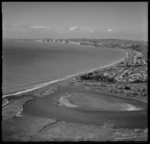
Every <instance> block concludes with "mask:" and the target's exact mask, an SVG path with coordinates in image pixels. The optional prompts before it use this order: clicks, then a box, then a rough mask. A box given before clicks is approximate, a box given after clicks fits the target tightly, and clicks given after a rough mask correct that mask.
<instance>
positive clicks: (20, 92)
mask: <svg viewBox="0 0 150 144" xmlns="http://www.w3.org/2000/svg"><path fill="white" fill-rule="evenodd" d="M122 50H123V51H124V52H125V53H126V57H125V58H122V59H121V60H117V61H115V62H113V63H111V64H108V65H105V66H102V67H97V68H94V69H92V70H89V71H85V72H81V73H77V74H73V75H68V76H65V77H63V78H61V79H56V80H53V81H49V82H45V83H42V84H39V85H36V86H33V87H32V88H28V89H23V90H20V91H17V92H15V93H10V94H5V95H3V96H2V99H3V98H5V99H6V97H10V96H16V95H20V94H24V93H27V92H31V91H34V90H37V89H40V88H44V87H46V86H48V85H51V84H54V83H58V82H60V81H65V80H67V79H69V78H74V77H76V76H80V75H83V74H87V73H91V72H94V71H96V70H102V69H104V68H109V67H112V66H115V65H117V64H118V63H120V62H123V61H124V60H125V59H127V58H128V57H129V54H128V51H126V50H124V49H122ZM6 101H7V102H6V103H4V104H2V106H5V105H7V104H8V103H9V101H8V100H7V99H6Z"/></svg>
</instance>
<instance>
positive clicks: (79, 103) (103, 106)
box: [23, 86, 147, 128]
mask: <svg viewBox="0 0 150 144" xmlns="http://www.w3.org/2000/svg"><path fill="white" fill-rule="evenodd" d="M23 112H26V113H29V114H32V115H35V116H40V117H49V118H56V119H57V120H61V121H65V122H70V123H79V124H88V125H98V126H102V125H105V124H108V125H111V126H113V127H115V128H145V127H147V104H146V103H144V102H139V101H136V100H129V99H125V98H119V97H115V96H110V95H106V94H100V93H97V92H93V91H90V90H86V89H81V88H72V87H69V86H68V87H66V88H62V89H59V90H57V91H56V92H55V93H53V94H51V95H49V96H46V97H44V98H37V99H34V100H32V101H28V102H27V103H26V104H25V105H24V107H23Z"/></svg>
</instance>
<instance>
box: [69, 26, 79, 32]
mask: <svg viewBox="0 0 150 144" xmlns="http://www.w3.org/2000/svg"><path fill="white" fill-rule="evenodd" d="M77 28H78V27H77V26H72V27H70V28H69V30H71V31H73V30H75V29H77Z"/></svg>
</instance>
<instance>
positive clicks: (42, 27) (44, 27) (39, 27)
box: [30, 25, 50, 29]
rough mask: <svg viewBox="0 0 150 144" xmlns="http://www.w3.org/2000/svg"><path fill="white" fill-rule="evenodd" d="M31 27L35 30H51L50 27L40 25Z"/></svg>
mask: <svg viewBox="0 0 150 144" xmlns="http://www.w3.org/2000/svg"><path fill="white" fill-rule="evenodd" d="M30 27H31V28H34V29H50V27H47V26H38V25H31V26H30Z"/></svg>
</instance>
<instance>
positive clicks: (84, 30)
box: [69, 26, 94, 33]
mask: <svg viewBox="0 0 150 144" xmlns="http://www.w3.org/2000/svg"><path fill="white" fill-rule="evenodd" d="M69 30H70V31H77V32H90V33H92V32H94V30H93V29H91V28H87V27H77V26H72V27H70V28H69Z"/></svg>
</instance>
